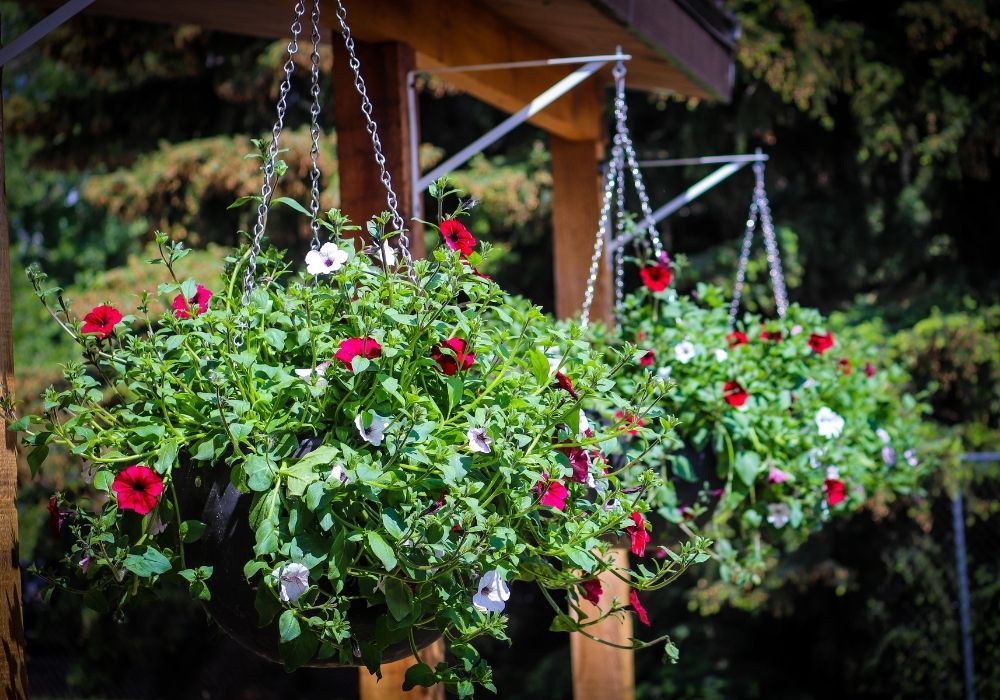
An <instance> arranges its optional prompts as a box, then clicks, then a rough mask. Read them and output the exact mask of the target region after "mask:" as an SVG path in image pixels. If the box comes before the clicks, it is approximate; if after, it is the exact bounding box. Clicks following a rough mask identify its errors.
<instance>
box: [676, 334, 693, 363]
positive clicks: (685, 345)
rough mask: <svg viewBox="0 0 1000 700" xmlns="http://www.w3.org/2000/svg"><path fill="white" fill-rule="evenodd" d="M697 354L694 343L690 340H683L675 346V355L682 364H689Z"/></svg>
mask: <svg viewBox="0 0 1000 700" xmlns="http://www.w3.org/2000/svg"><path fill="white" fill-rule="evenodd" d="M696 354H697V350H695V347H694V343H692V342H691V341H689V340H683V341H681V342H680V343H677V345H676V346H675V347H674V357H675V358H677V361H678V362H680V363H681V364H687V363H688V362H690V361H691V360H693V359H694V356H695V355H696Z"/></svg>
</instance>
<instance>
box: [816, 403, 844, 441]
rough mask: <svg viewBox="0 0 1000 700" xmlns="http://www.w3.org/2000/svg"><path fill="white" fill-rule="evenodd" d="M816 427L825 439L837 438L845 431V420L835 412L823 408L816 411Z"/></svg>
mask: <svg viewBox="0 0 1000 700" xmlns="http://www.w3.org/2000/svg"><path fill="white" fill-rule="evenodd" d="M816 427H817V428H818V429H819V434H820V435H822V436H823V437H825V438H835V437H837V436H838V435H840V434H841V433H842V432H843V431H844V419H843V418H841V417H840V416H839V415H837V414H836V413H834V412H833V410H831V409H829V408H827V407H826V406H823V408H821V409H819V410H818V411H816Z"/></svg>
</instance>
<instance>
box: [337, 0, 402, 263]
mask: <svg viewBox="0 0 1000 700" xmlns="http://www.w3.org/2000/svg"><path fill="white" fill-rule="evenodd" d="M337 18H338V19H339V20H340V33H341V34H342V35H343V37H344V46H345V47H346V48H347V55H348V57H349V63H350V66H351V70H352V71H353V72H354V87H355V88H356V89H357V91H358V94H359V95H360V96H361V113H362V114H363V115H364V117H365V120H366V121H367V130H368V134H369V136H371V140H372V149H373V150H374V151H375V162H376V163H377V164H378V167H379V171H380V179H381V181H382V185H383V186H384V187H385V193H386V204H388V206H389V213H390V215H391V216H392V226H393V230H394V231H395V232H398V234H399V235H398V239H399V252H400V255H401V257H402V258H403V260H404V261H405V262H406V267H407V272H408V273H409V275H410V279H414V280H415V273H414V270H413V258H412V257H411V255H410V239H409V237H408V236H407V232H406V225H405V223H404V221H403V217H402V216H401V215H400V213H399V203H398V200H397V198H396V192H395V191H394V190H393V189H392V176H391V175H390V174H389V170H388V168H387V167H386V164H385V155H384V154H383V153H382V141H381V139H379V135H378V126H377V125H376V124H375V120H374V119H373V118H372V103H371V100H370V99H369V98H368V90H367V88H366V87H365V80H364V78H363V77H362V76H361V61H359V60H358V57H357V54H356V53H355V47H354V38H353V37H352V36H351V28H350V27H349V26H348V24H347V8H345V7H344V3H343V2H342V1H341V0H337ZM376 244H378V245H381V244H382V241H376Z"/></svg>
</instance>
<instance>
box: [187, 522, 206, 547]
mask: <svg viewBox="0 0 1000 700" xmlns="http://www.w3.org/2000/svg"><path fill="white" fill-rule="evenodd" d="M205 527H206V526H205V523H203V522H201V521H199V520H185V521H184V522H182V523H181V539H182V540H184V541H185V542H197V541H198V540H199V539H200V538H201V535H202V533H203V532H205Z"/></svg>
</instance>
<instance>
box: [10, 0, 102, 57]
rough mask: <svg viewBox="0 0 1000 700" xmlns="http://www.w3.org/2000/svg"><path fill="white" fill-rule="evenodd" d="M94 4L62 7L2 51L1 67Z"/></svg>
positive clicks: (80, 1) (87, 0) (80, 0)
mask: <svg viewBox="0 0 1000 700" xmlns="http://www.w3.org/2000/svg"><path fill="white" fill-rule="evenodd" d="M92 4H94V0H69V2H67V3H66V4H65V5H63V6H61V7H60V8H59V9H58V10H56V11H55V12H53V13H52V14H50V15H48V16H47V17H45V18H44V19H43V20H41V21H40V22H38V24H36V25H35V26H33V27H32V28H31V29H28V30H27V31H25V32H24V33H23V34H21V36H19V37H17V38H16V39H14V40H13V41H11V42H10V43H9V44H7V45H6V46H4V47H3V48H2V49H0V66H5V65H7V63H8V61H11V60H13V59H15V58H17V57H18V56H20V55H21V54H22V53H24V52H25V51H27V50H28V49H30V48H31V47H32V46H34V45H35V44H37V43H38V42H39V41H41V40H42V39H44V38H45V37H46V36H48V35H49V34H50V33H52V31H53V30H54V29H56V28H57V27H59V25H61V24H62V23H64V22H66V21H67V20H68V19H70V18H72V17H74V16H76V15H78V14H79V13H80V12H82V11H83V10H85V9H87V8H88V7H90V6H91V5H92Z"/></svg>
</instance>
